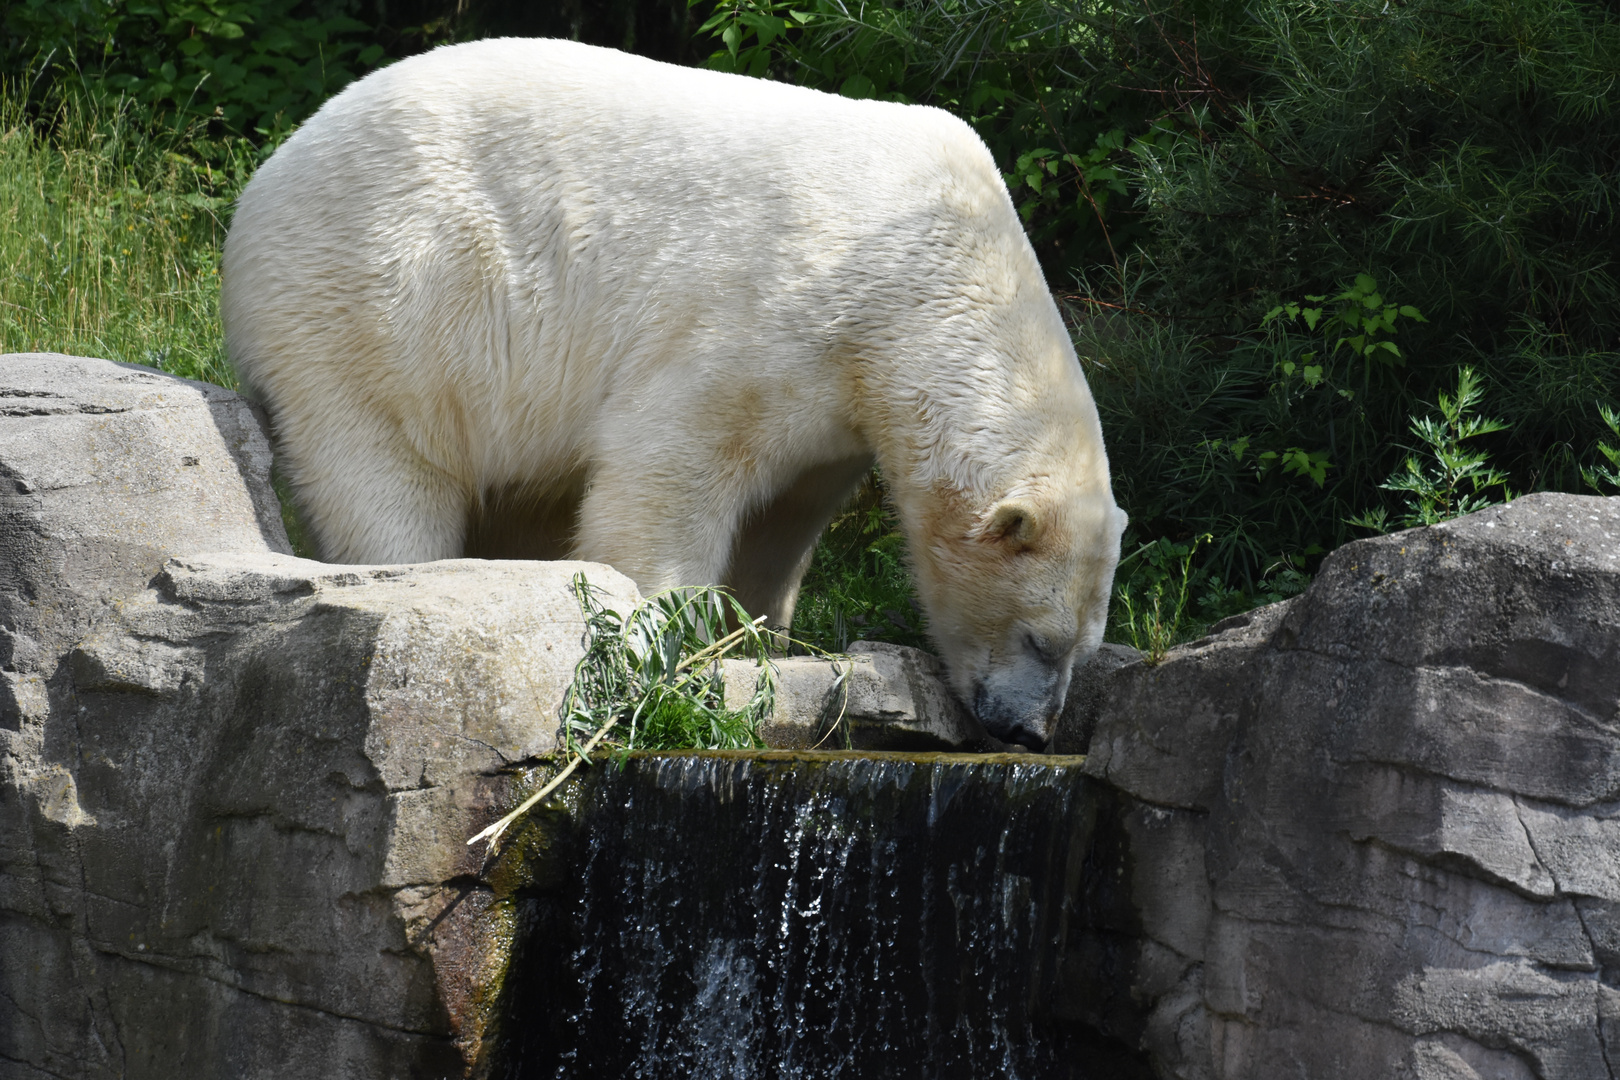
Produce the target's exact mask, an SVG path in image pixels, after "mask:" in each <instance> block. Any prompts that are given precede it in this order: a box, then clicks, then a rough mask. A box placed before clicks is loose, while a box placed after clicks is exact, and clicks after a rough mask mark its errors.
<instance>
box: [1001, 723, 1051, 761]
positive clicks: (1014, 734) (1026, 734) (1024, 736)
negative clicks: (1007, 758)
mask: <svg viewBox="0 0 1620 1080" xmlns="http://www.w3.org/2000/svg"><path fill="white" fill-rule="evenodd" d="M996 738H998V739H1000V740H1001V741H1002V742H1004V743H1012V744H1013V745H1015V746H1022V747H1023V748H1024V749H1026V750H1032V751H1034V752H1035V753H1037V754H1043V753H1045V752H1046V740H1045V739H1043V738H1042V737H1041V736H1039V735H1037V734H1036V733H1035V732H1033V731H1031V730H1029V728H1027V727H1024V726H1023V725H1019V726H1018V727H1016V728H1014V729H1013V730H1012V731H1010V732H1008V733H1007V734H1005V735H997V736H996Z"/></svg>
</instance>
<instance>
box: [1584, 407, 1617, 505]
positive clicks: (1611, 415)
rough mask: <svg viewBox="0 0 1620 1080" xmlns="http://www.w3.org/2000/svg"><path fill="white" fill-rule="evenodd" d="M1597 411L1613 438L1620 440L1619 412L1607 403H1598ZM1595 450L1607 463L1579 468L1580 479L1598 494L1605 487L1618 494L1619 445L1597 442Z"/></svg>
mask: <svg viewBox="0 0 1620 1080" xmlns="http://www.w3.org/2000/svg"><path fill="white" fill-rule="evenodd" d="M1598 413H1599V415H1601V416H1602V417H1603V422H1604V423H1605V424H1607V425H1608V428H1609V430H1610V431H1612V432H1614V435H1615V439H1616V440H1617V441H1620V413H1617V412H1615V411H1614V410H1613V409H1611V408H1609V407H1608V406H1607V405H1599V406H1598ZM1597 450H1598V453H1600V454H1602V455H1603V457H1604V458H1606V459H1607V460H1608V462H1609V463H1608V465H1594V466H1592V467H1590V468H1583V469H1581V479H1582V480H1584V481H1586V485H1587V487H1590V488H1591V489H1592V490H1593V491H1596V492H1598V493H1599V494H1602V493H1603V489H1604V488H1605V487H1610V488H1613V489H1614V490H1615V493H1616V494H1620V445H1617V446H1610V445H1609V444H1608V443H1606V442H1599V443H1598V444H1597Z"/></svg>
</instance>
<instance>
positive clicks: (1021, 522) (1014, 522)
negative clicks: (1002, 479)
mask: <svg viewBox="0 0 1620 1080" xmlns="http://www.w3.org/2000/svg"><path fill="white" fill-rule="evenodd" d="M1043 527H1044V523H1043V522H1042V521H1041V515H1040V512H1039V511H1037V510H1036V509H1035V506H1034V504H1033V503H1030V502H1027V501H1025V500H1023V499H1008V500H1006V501H1005V502H1000V503H997V504H996V507H995V509H994V510H992V511H990V523H989V524H988V525H986V526H985V528H984V534H985V536H986V537H987V538H989V539H992V540H1005V541H1007V542H1008V543H1009V544H1012V545H1013V547H1014V548H1015V549H1016V550H1018V551H1023V550H1025V549H1026V548H1029V547H1033V546H1034V544H1035V541H1036V540H1037V539H1039V538H1040V535H1041V530H1042V528H1043Z"/></svg>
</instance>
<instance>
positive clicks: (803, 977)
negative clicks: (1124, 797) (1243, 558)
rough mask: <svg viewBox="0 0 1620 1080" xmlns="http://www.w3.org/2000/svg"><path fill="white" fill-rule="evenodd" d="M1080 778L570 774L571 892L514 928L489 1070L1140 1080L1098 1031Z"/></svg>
mask: <svg viewBox="0 0 1620 1080" xmlns="http://www.w3.org/2000/svg"><path fill="white" fill-rule="evenodd" d="M1080 760H1081V759H1076V758H1068V759H1064V758H1046V759H1041V758H1031V757H1028V756H1016V755H1009V756H993V757H963V756H958V755H911V756H904V755H853V754H814V755H807V754H798V755H792V754H760V755H741V754H703V755H690V754H688V755H649V756H647V757H642V758H638V759H633V760H632V761H630V762H629V763H628V764H627V765H626V767H625V768H624V769H623V770H622V771H621V770H618V769H615V768H612V767H605V768H597V769H594V770H592V775H591V778H590V779H589V780H588V781H587V782H586V785H585V790H584V792H583V795H582V802H581V804H580V809H579V813H578V816H577V818H576V820H577V821H578V823H579V828H580V832H579V843H578V853H577V858H576V865H575V867H574V870H573V872H572V873H571V874H570V875H568V884H567V885H566V886H565V887H563V888H561V889H560V890H557V891H554V892H552V893H549V894H547V895H544V896H541V897H538V898H537V899H536V900H535V901H534V902H533V903H532V904H531V905H530V907H529V911H528V917H527V919H526V922H527V928H526V940H525V943H524V945H523V947H522V949H521V951H520V953H519V956H520V959H519V961H518V966H517V969H516V970H515V971H514V973H513V976H512V979H511V982H510V983H509V986H510V991H509V994H510V1002H511V1007H510V1017H509V1020H508V1022H507V1031H508V1037H507V1046H508V1049H507V1055H506V1056H507V1061H506V1062H505V1064H504V1065H503V1067H502V1068H501V1070H500V1071H501V1072H502V1073H504V1075H506V1076H508V1077H513V1078H517V1077H522V1078H540V1077H545V1078H553V1077H555V1078H564V1077H579V1078H583V1077H638V1078H645V1080H655V1078H659V1080H662V1078H668V1080H688V1078H715V1080H722V1078H724V1080H745V1078H747V1080H753V1078H761V1080H763V1078H771V1080H775V1078H783V1080H801V1078H802V1080H836V1078H847V1080H864V1078H868V1077H872V1078H885V1080H887V1078H891V1077H892V1078H900V1077H919V1078H934V1077H975V1078H977V1077H1007V1078H1011V1080H1047V1078H1063V1077H1076V1078H1078V1077H1098V1078H1101V1077H1107V1078H1110V1080H1111V1078H1114V1077H1134V1076H1139V1075H1146V1073H1145V1072H1144V1071H1143V1069H1142V1067H1141V1063H1140V1062H1139V1061H1137V1060H1136V1059H1135V1057H1134V1055H1131V1054H1129V1053H1128V1052H1125V1051H1124V1050H1123V1047H1122V1045H1121V1043H1120V1041H1119V1039H1118V1035H1119V1034H1120V1033H1119V1032H1117V1031H1115V1032H1113V1033H1112V1034H1113V1035H1114V1036H1115V1038H1109V1037H1107V1036H1105V1035H1103V1034H1102V1033H1101V1032H1102V1031H1104V1030H1106V1029H1108V1027H1109V1023H1108V1013H1109V1010H1110V1009H1111V1008H1114V1004H1115V1003H1110V1002H1108V1001H1106V1000H1100V999H1099V998H1098V996H1097V994H1096V992H1095V991H1094V989H1093V986H1094V984H1095V983H1096V981H1097V980H1096V979H1095V978H1094V977H1093V975H1094V974H1095V972H1094V968H1096V966H1097V965H1098V964H1099V963H1101V964H1104V965H1107V964H1116V965H1117V964H1120V963H1128V962H1129V958H1128V957H1121V956H1118V955H1114V954H1115V953H1116V952H1117V950H1115V949H1113V948H1112V947H1111V946H1110V945H1109V941H1111V940H1113V939H1118V940H1126V937H1125V936H1122V935H1121V934H1118V933H1113V932H1111V931H1110V930H1109V928H1108V927H1107V926H1106V925H1105V924H1106V923H1107V921H1108V920H1107V917H1106V912H1105V910H1104V909H1106V908H1108V907H1109V903H1108V900H1107V894H1108V893H1109V890H1110V885H1109V882H1110V881H1111V880H1113V879H1116V878H1117V877H1118V868H1117V867H1116V866H1114V865H1113V863H1117V862H1118V861H1119V859H1118V858H1117V857H1111V856H1110V855H1109V853H1108V852H1107V851H1104V850H1102V849H1101V848H1100V847H1099V845H1098V843H1097V834H1098V830H1097V828H1096V824H1097V820H1098V813H1099V811H1098V806H1097V804H1096V797H1095V796H1094V794H1093V793H1094V792H1095V790H1096V789H1095V787H1094V786H1093V785H1092V784H1091V782H1090V781H1089V780H1088V779H1087V778H1086V777H1085V776H1084V774H1083V772H1082V770H1081V769H1080V767H1079V763H1080ZM1103 813H1104V816H1105V817H1106V809H1105V810H1104V812H1103ZM1104 831H1108V830H1104ZM1104 846H1106V845H1104ZM1099 879H1102V880H1101V881H1100V884H1101V886H1102V889H1101V891H1100V892H1099V888H1098V885H1099ZM1099 897H1101V898H1102V899H1101V900H1099ZM1115 906H1117V905H1115ZM1099 913H1102V917H1099ZM1119 929H1125V930H1128V929H1129V928H1128V927H1124V928H1119ZM1116 981H1117V980H1116ZM1115 1011H1116V1012H1117V1009H1115ZM1116 1026H1117V1025H1116Z"/></svg>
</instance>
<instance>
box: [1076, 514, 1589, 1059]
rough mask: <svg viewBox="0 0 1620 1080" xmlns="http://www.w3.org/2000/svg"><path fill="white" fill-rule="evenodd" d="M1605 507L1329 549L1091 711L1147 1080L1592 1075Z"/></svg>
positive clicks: (1119, 682) (1138, 670) (1480, 521)
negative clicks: (1296, 593) (1308, 569)
mask: <svg viewBox="0 0 1620 1080" xmlns="http://www.w3.org/2000/svg"><path fill="white" fill-rule="evenodd" d="M1617 755H1620V499H1597V498H1582V497H1576V496H1557V495H1536V496H1529V497H1526V498H1522V499H1519V500H1517V501H1516V502H1514V503H1513V504H1511V505H1509V506H1503V507H1497V508H1494V509H1491V510H1487V511H1484V512H1482V513H1478V514H1475V515H1472V516H1471V517H1468V518H1464V519H1461V520H1458V521H1453V522H1449V523H1447V524H1444V525H1440V526H1437V527H1435V528H1430V529H1419V530H1414V531H1411V532H1404V533H1399V534H1396V535H1393V536H1387V537H1382V538H1379V539H1375V540H1366V541H1362V542H1359V543H1354V544H1350V545H1347V546H1346V547H1344V548H1342V549H1340V550H1338V551H1336V552H1334V553H1333V554H1332V555H1331V556H1329V558H1328V559H1327V560H1326V561H1325V563H1324V564H1323V566H1322V569H1321V572H1320V574H1318V576H1317V578H1316V580H1315V582H1314V583H1313V584H1312V586H1311V588H1310V589H1309V591H1307V592H1306V593H1305V594H1304V595H1303V596H1300V597H1298V598H1296V599H1294V600H1292V601H1289V602H1288V603H1286V604H1281V605H1277V606H1275V607H1272V608H1268V609H1262V610H1260V611H1257V612H1254V613H1252V614H1251V615H1249V616H1243V617H1240V618H1238V619H1235V620H1229V623H1228V625H1227V626H1226V628H1225V629H1224V632H1221V633H1217V634H1215V635H1214V636H1212V637H1210V638H1208V639H1205V640H1204V641H1201V642H1197V643H1194V644H1192V645H1190V646H1188V647H1185V648H1181V649H1177V650H1175V651H1174V652H1173V653H1172V654H1171V655H1170V656H1169V657H1168V658H1167V659H1166V660H1165V662H1164V663H1162V664H1160V665H1159V666H1157V667H1151V668H1149V667H1144V666H1142V665H1140V664H1136V665H1132V666H1129V667H1126V668H1123V669H1121V670H1120V671H1118V672H1117V673H1116V674H1115V675H1114V677H1113V678H1112V680H1111V682H1110V683H1109V684H1108V688H1107V694H1106V700H1105V703H1104V704H1103V706H1102V710H1101V714H1100V716H1099V719H1098V723H1097V729H1096V734H1095V736H1094V739H1093V742H1092V745H1091V755H1090V758H1089V760H1088V762H1087V771H1088V772H1090V773H1091V774H1092V775H1094V776H1096V777H1098V778H1099V779H1102V780H1104V781H1106V783H1107V784H1108V785H1109V786H1110V787H1111V788H1113V789H1116V790H1117V791H1119V792H1120V793H1121V794H1122V795H1124V796H1125V797H1126V806H1127V808H1128V810H1127V812H1126V814H1125V816H1124V819H1123V820H1124V829H1125V832H1126V833H1127V834H1128V837H1129V855H1128V857H1127V862H1126V864H1125V869H1126V872H1128V873H1129V874H1130V875H1131V876H1132V879H1133V881H1134V883H1135V885H1134V898H1135V907H1136V909H1137V910H1138V911H1139V913H1140V916H1141V926H1142V930H1141V934H1142V940H1141V945H1140V951H1139V954H1138V958H1137V966H1136V973H1135V975H1134V977H1133V980H1132V983H1131V986H1132V995H1133V997H1134V998H1135V999H1136V1000H1137V1001H1139V1002H1140V1003H1142V1005H1143V1006H1144V1007H1145V1010H1146V1015H1145V1016H1143V1017H1141V1019H1140V1022H1141V1024H1142V1027H1141V1030H1140V1038H1141V1039H1142V1041H1143V1045H1144V1046H1145V1047H1146V1048H1147V1049H1148V1050H1150V1051H1151V1053H1152V1055H1153V1057H1154V1059H1155V1063H1156V1065H1157V1067H1158V1070H1159V1072H1160V1074H1161V1075H1164V1076H1175V1077H1200V1078H1202V1077H1219V1078H1222V1080H1236V1078H1240V1077H1243V1078H1247V1077H1253V1078H1262V1077H1267V1078H1269V1077H1280V1076H1300V1077H1346V1078H1349V1077H1373V1076H1380V1077H1382V1076H1390V1077H1394V1076H1413V1077H1420V1078H1423V1080H1468V1078H1474V1077H1479V1078H1482V1080H1483V1078H1497V1077H1515V1078H1516V1077H1525V1078H1528V1077H1539V1078H1548V1080H1551V1078H1554V1077H1558V1078H1569V1080H1576V1078H1581V1077H1607V1076H1613V1075H1616V1072H1617V1069H1620V1027H1616V1024H1617V1022H1620V981H1617V977H1620V967H1617V965H1616V958H1617V955H1620V954H1617V953H1616V945H1617V943H1620V937H1617V934H1616V927H1617V926H1620V909H1617V907H1616V904H1617V902H1620V820H1617V818H1620V802H1617V799H1620V768H1617V767H1620V757H1617Z"/></svg>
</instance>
